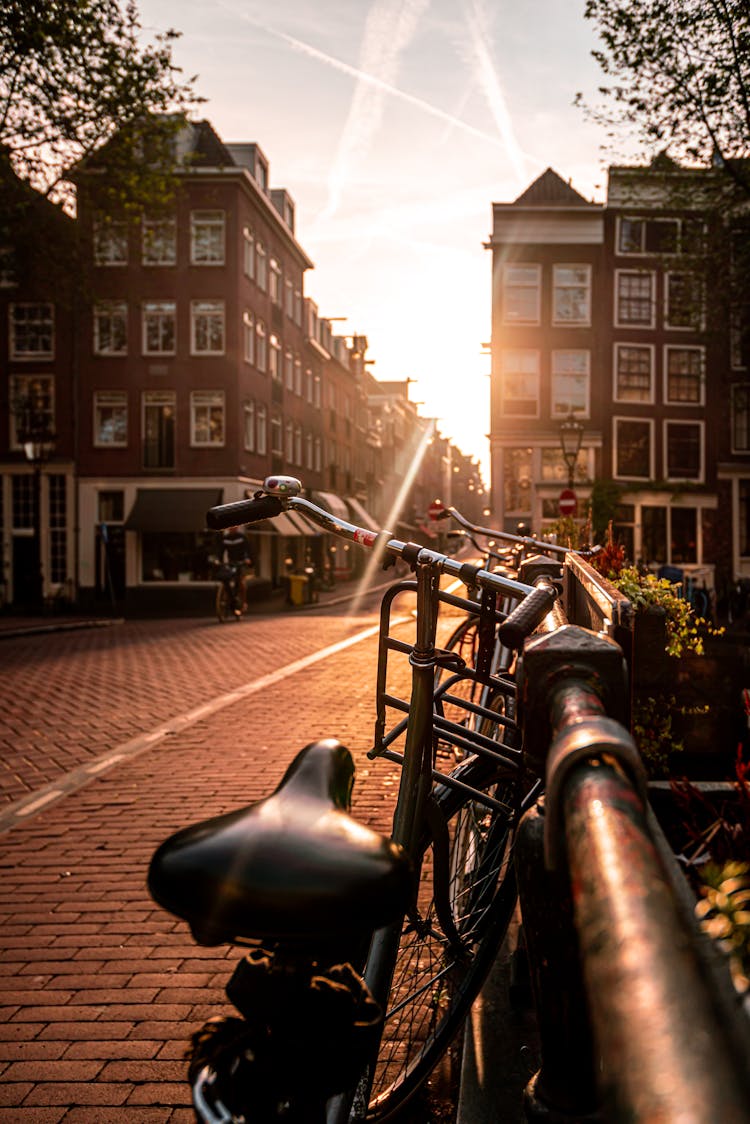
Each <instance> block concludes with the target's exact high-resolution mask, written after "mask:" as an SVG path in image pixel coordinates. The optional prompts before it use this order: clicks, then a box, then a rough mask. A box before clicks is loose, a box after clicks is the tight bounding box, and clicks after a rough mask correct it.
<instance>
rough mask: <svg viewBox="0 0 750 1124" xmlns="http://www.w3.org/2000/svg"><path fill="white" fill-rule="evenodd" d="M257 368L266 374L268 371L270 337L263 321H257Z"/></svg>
mask: <svg viewBox="0 0 750 1124" xmlns="http://www.w3.org/2000/svg"><path fill="white" fill-rule="evenodd" d="M255 366H256V367H257V368H258V370H259V371H263V373H264V374H265V372H266V371H267V370H268V336H267V335H266V326H265V324H264V323H263V321H262V320H256V321H255Z"/></svg>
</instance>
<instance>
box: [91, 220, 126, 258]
mask: <svg viewBox="0 0 750 1124" xmlns="http://www.w3.org/2000/svg"><path fill="white" fill-rule="evenodd" d="M94 264H95V265H127V264H128V225H127V223H125V222H109V221H108V220H107V219H105V218H104V217H102V216H100V217H99V218H97V219H95V220H94Z"/></svg>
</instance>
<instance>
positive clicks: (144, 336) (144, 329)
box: [141, 301, 177, 355]
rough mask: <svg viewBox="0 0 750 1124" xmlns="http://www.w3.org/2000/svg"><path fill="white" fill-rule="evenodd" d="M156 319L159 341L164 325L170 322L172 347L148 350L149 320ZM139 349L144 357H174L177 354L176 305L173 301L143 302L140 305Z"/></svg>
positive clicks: (162, 334) (161, 337)
mask: <svg viewBox="0 0 750 1124" xmlns="http://www.w3.org/2000/svg"><path fill="white" fill-rule="evenodd" d="M152 317H156V318H157V320H158V326H159V333H158V334H159V341H160V342H161V340H162V339H163V336H164V325H165V324H166V323H168V322H169V321H170V320H171V323H172V346H171V347H158V348H149V346H148V325H149V320H150V319H151V318H152ZM141 347H142V352H143V354H144V355H175V354H176V353H177V303H176V302H175V301H144V303H143V304H142V305H141Z"/></svg>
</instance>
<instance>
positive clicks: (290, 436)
mask: <svg viewBox="0 0 750 1124" xmlns="http://www.w3.org/2000/svg"><path fill="white" fill-rule="evenodd" d="M284 455H285V457H286V463H287V464H294V426H293V424H292V423H291V422H290V421H289V422H287V423H286V449H285V451H284Z"/></svg>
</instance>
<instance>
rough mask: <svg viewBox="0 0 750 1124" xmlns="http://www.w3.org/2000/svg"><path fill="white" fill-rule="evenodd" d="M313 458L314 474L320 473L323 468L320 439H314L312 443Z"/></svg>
mask: <svg viewBox="0 0 750 1124" xmlns="http://www.w3.org/2000/svg"><path fill="white" fill-rule="evenodd" d="M313 457H314V464H315V468H314V471H315V472H321V471H322V468H323V442H322V440H321V438H320V437H316V438H315V439H314V441H313Z"/></svg>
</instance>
